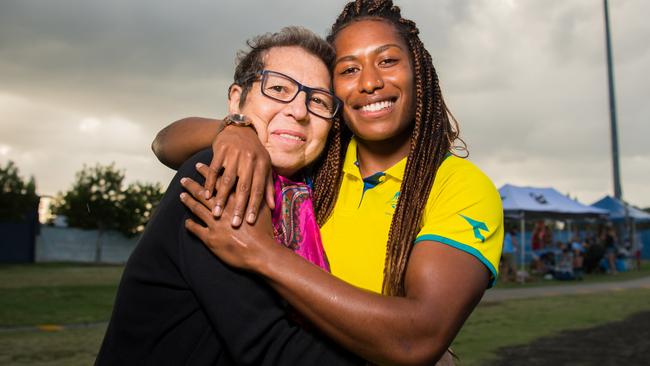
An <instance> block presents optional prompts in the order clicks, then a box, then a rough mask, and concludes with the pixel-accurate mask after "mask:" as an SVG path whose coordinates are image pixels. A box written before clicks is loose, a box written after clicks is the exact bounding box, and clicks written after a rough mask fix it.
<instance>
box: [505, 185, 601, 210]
mask: <svg viewBox="0 0 650 366" xmlns="http://www.w3.org/2000/svg"><path fill="white" fill-rule="evenodd" d="M499 194H501V201H502V202H503V211H504V213H505V214H506V215H507V216H511V217H512V216H519V215H521V214H522V213H523V214H525V215H526V216H527V217H530V216H537V217H539V216H545V217H548V218H571V217H578V216H582V217H597V216H606V215H607V214H608V213H609V211H607V210H604V209H601V208H597V207H592V206H587V205H583V204H582V203H580V202H578V201H575V200H572V199H571V198H569V197H567V196H565V195H563V194H562V193H560V192H558V191H557V190H555V189H554V188H536V187H517V186H513V185H510V184H506V185H504V186H503V187H501V189H499Z"/></svg>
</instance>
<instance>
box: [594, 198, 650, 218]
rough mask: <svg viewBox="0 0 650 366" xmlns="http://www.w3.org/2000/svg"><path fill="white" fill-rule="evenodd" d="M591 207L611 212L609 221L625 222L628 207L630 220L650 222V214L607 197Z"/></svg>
mask: <svg viewBox="0 0 650 366" xmlns="http://www.w3.org/2000/svg"><path fill="white" fill-rule="evenodd" d="M591 206H593V207H597V208H602V209H605V210H607V211H609V219H610V220H612V221H622V220H625V208H626V206H627V210H628V211H627V214H628V217H629V218H631V219H632V220H634V221H637V222H650V214H649V213H647V212H645V211H642V210H639V209H638V208H635V207H633V206H632V205H629V204H626V203H623V202H621V201H620V200H618V199H616V198H614V197H610V196H605V197H603V198H602V199H600V200H598V201H596V202H595V203H593V204H592V205H591Z"/></svg>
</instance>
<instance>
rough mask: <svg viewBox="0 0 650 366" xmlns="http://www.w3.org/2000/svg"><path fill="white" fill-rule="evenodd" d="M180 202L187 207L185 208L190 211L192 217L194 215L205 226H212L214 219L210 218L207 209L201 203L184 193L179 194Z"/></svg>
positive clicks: (210, 215)
mask: <svg viewBox="0 0 650 366" xmlns="http://www.w3.org/2000/svg"><path fill="white" fill-rule="evenodd" d="M181 201H182V202H183V204H184V205H185V206H187V208H189V209H190V211H192V213H193V214H194V215H196V216H197V217H198V218H199V219H201V221H203V222H204V223H205V224H206V225H208V226H210V224H212V221H213V220H214V217H212V214H211V213H210V210H209V209H207V208H206V207H205V206H204V205H203V204H202V203H200V202H199V201H197V200H195V199H194V198H192V196H190V195H189V194H187V193H186V192H183V193H181Z"/></svg>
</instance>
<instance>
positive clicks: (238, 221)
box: [232, 216, 241, 226]
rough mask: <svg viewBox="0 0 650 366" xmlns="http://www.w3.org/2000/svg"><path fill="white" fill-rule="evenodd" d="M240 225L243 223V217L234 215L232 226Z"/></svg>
mask: <svg viewBox="0 0 650 366" xmlns="http://www.w3.org/2000/svg"><path fill="white" fill-rule="evenodd" d="M239 225H241V217H239V216H233V217H232V226H239Z"/></svg>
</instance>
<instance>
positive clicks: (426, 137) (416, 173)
mask: <svg viewBox="0 0 650 366" xmlns="http://www.w3.org/2000/svg"><path fill="white" fill-rule="evenodd" d="M363 19H379V20H382V21H387V22H389V23H391V24H392V25H393V26H395V28H396V29H397V31H398V32H399V33H400V35H401V36H402V37H403V38H404V40H405V41H406V43H407V44H408V46H409V49H410V52H411V59H412V62H413V71H414V74H415V95H416V107H415V116H414V118H415V120H414V122H413V132H412V135H411V144H410V149H409V154H408V159H407V162H406V168H405V170H404V179H403V181H402V186H401V188H400V196H399V199H398V203H397V207H396V209H395V214H394V216H393V219H392V222H391V226H390V231H389V234H388V245H387V249H386V261H385V266H384V283H383V290H382V292H383V293H384V294H387V295H393V296H403V295H404V294H405V288H404V278H405V274H406V266H407V263H408V259H409V256H410V254H411V249H412V248H413V241H414V240H415V237H416V235H417V233H418V231H419V230H420V222H421V219H422V215H423V210H424V207H425V204H426V200H427V198H428V196H429V193H430V191H431V187H432V185H433V181H434V179H435V176H436V172H437V171H438V168H439V167H440V165H441V164H442V161H443V160H444V158H445V155H446V154H447V153H448V152H450V151H451V150H452V149H457V150H465V148H464V143H463V142H462V140H460V139H459V138H458V128H457V123H456V121H455V119H454V118H453V117H452V118H451V120H452V121H453V122H454V125H452V123H451V122H450V118H449V116H450V114H449V112H448V110H447V107H446V105H445V103H444V100H443V98H442V94H441V90H440V85H439V81H438V76H437V74H436V71H435V68H434V67H433V62H432V60H431V55H430V54H429V52H427V50H426V49H425V48H424V45H423V44H422V41H421V40H420V38H419V36H418V33H419V30H418V29H417V27H416V25H415V23H414V22H413V21H411V20H408V19H404V18H402V16H401V11H400V8H399V7H397V6H393V3H392V1H390V0H357V1H355V2H350V3H348V4H347V5H346V6H345V8H344V10H343V11H342V12H341V14H340V16H339V18H338V19H337V20H336V22H335V23H334V25H333V26H332V30H331V32H330V35H329V36H328V41H329V42H330V43H333V42H334V39H335V38H336V35H337V34H338V32H339V31H340V30H341V29H343V28H344V27H345V26H347V25H348V24H350V23H352V22H354V21H359V20H363ZM457 140H459V141H460V142H461V144H462V146H459V147H454V146H453V145H454V143H455V142H456V141H457ZM344 146H345V145H342V146H341V148H344ZM341 159H342V158H341ZM340 163H341V161H339V164H340ZM324 168H325V167H324ZM327 168H328V169H331V168H333V166H329V167H327ZM339 169H340V168H339ZM336 177H337V180H335V181H330V182H331V183H334V182H336V189H337V190H338V188H339V186H340V178H341V176H340V175H338V176H336ZM331 183H330V184H331ZM334 203H335V201H334V202H333V201H329V200H328V201H327V202H323V206H322V207H320V208H321V209H322V211H323V213H326V216H325V218H327V215H329V213H331V210H332V207H329V206H328V205H333V204H334ZM319 222H320V221H319Z"/></svg>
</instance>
